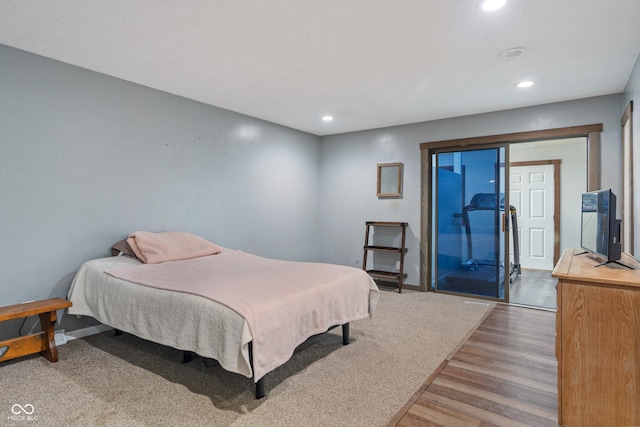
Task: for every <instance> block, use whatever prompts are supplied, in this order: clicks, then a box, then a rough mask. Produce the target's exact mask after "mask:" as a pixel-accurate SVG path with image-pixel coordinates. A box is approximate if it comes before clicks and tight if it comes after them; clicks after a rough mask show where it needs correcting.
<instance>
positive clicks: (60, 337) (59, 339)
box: [53, 329, 67, 345]
mask: <svg viewBox="0 0 640 427" xmlns="http://www.w3.org/2000/svg"><path fill="white" fill-rule="evenodd" d="M53 334H54V337H55V340H56V345H63V344H66V343H67V336H66V335H65V334H64V329H60V330H58V331H55V332H54V333H53Z"/></svg>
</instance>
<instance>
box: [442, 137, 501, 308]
mask: <svg viewBox="0 0 640 427" xmlns="http://www.w3.org/2000/svg"><path fill="white" fill-rule="evenodd" d="M507 149H508V147H507V145H504V146H499V147H497V148H495V147H491V148H485V149H473V150H457V151H453V150H450V149H447V150H444V149H443V150H436V151H435V152H434V153H433V154H432V159H431V160H432V177H431V178H432V179H431V182H432V192H431V194H432V197H433V199H432V207H433V212H432V218H433V221H432V233H431V235H432V236H433V247H432V252H431V253H432V254H434V256H433V257H432V269H431V271H432V272H433V274H432V286H433V287H434V289H435V291H436V292H449V293H456V294H467V295H474V296H477V297H482V298H490V299H496V300H502V301H505V300H507V299H508V280H509V274H510V271H509V268H510V266H511V264H510V263H509V259H508V250H506V249H505V248H506V247H507V244H508V242H507V233H506V231H507V229H508V227H509V208H508V207H509V204H508V197H507V194H508V192H507V191H506V190H507V189H506V185H507V184H506V180H505V176H506V175H505V173H506V171H505V165H506V164H507V159H506V157H507V156H508V153H507ZM505 206H506V207H507V209H506V211H505Z"/></svg>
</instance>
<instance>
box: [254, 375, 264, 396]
mask: <svg viewBox="0 0 640 427" xmlns="http://www.w3.org/2000/svg"><path fill="white" fill-rule="evenodd" d="M264 394H265V393H264V377H262V378H260V379H259V380H258V382H257V383H256V399H262V398H263V397H264Z"/></svg>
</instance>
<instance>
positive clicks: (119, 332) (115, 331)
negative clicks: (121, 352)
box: [113, 329, 122, 336]
mask: <svg viewBox="0 0 640 427" xmlns="http://www.w3.org/2000/svg"><path fill="white" fill-rule="evenodd" d="M113 335H115V336H119V335H122V331H121V330H120V329H114V330H113Z"/></svg>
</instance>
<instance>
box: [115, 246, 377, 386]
mask: <svg viewBox="0 0 640 427" xmlns="http://www.w3.org/2000/svg"><path fill="white" fill-rule="evenodd" d="M106 273H107V274H110V275H112V276H114V277H117V278H120V279H124V280H127V281H130V282H134V283H138V284H141V285H145V286H151V287H155V288H160V289H167V290H171V291H177V292H187V293H191V294H195V295H199V296H202V297H205V298H209V299H211V300H213V301H216V302H219V303H221V304H224V305H226V306H227V307H229V308H231V309H232V310H234V311H236V312H237V313H238V314H240V315H241V316H242V317H244V318H245V319H246V321H247V324H248V325H249V329H250V330H251V336H252V341H253V378H254V381H256V382H257V381H258V380H259V379H260V378H262V377H263V376H264V375H265V374H266V373H268V372H270V371H272V370H273V369H275V368H277V367H278V366H280V365H282V364H283V363H285V362H286V361H287V360H289V358H290V357H291V355H292V354H293V351H294V350H295V348H296V347H297V346H298V345H300V344H301V343H302V342H304V341H305V340H306V339H307V338H309V337H310V336H312V335H315V334H319V333H322V332H325V331H326V330H327V329H328V328H329V327H331V326H334V325H338V324H344V323H347V322H351V321H354V320H359V319H363V318H365V317H367V316H369V315H370V314H372V313H373V311H374V309H375V305H376V303H377V300H378V293H379V291H378V287H377V286H376V284H375V282H374V281H373V280H372V279H371V278H370V276H369V275H368V274H367V273H366V272H364V271H363V270H360V269H357V268H353V267H347V266H341V265H334V264H322V263H305V262H291V261H280V260H273V259H268V258H263V257H259V256H255V255H251V254H247V253H244V252H240V251H229V250H225V251H224V252H222V253H219V254H216V255H211V256H205V257H200V258H194V259H189V260H181V261H172V262H165V263H162V264H142V265H135V266H131V267H122V268H115V269H110V270H107V271H106Z"/></svg>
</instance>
